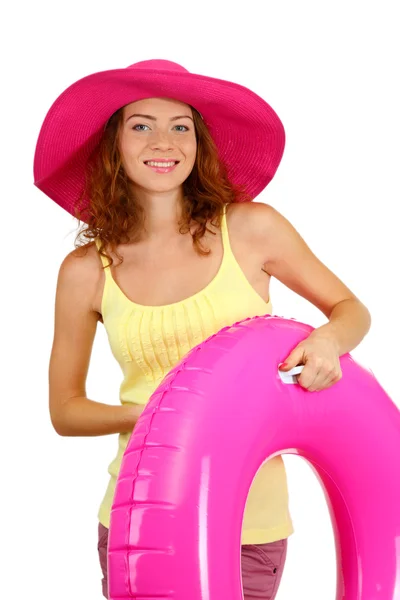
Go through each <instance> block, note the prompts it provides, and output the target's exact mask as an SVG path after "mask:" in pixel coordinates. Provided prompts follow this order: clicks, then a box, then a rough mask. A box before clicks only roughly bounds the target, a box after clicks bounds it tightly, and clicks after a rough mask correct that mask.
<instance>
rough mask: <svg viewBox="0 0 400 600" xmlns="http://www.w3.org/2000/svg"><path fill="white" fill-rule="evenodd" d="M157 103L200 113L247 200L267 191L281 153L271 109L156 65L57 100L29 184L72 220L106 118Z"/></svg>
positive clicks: (79, 85) (89, 79) (94, 82)
mask: <svg viewBox="0 0 400 600" xmlns="http://www.w3.org/2000/svg"><path fill="white" fill-rule="evenodd" d="M155 97H157V98H172V99H174V100H179V101H181V102H184V103H186V104H189V105H191V106H193V107H194V108H195V109H196V110H197V111H198V112H199V113H200V114H201V116H202V118H203V120H204V122H205V124H206V126H207V128H208V130H209V131H210V134H211V136H212V138H213V140H214V142H215V144H216V146H217V148H218V154H219V158H220V160H221V161H222V162H223V163H224V165H225V167H226V170H227V175H228V177H229V179H230V181H231V182H232V183H233V184H235V185H241V186H244V189H245V192H246V193H247V194H248V195H249V196H250V197H251V199H254V198H255V197H256V196H257V195H258V194H259V193H260V192H261V191H262V190H263V189H264V188H265V187H266V186H267V185H268V184H269V182H270V181H271V179H272V178H273V176H274V175H275V172H276V170H277V168H278V166H279V163H280V161H281V158H282V155H283V150H284V146H285V131H284V128H283V125H282V122H281V120H280V119H279V117H278V115H277V114H276V112H275V111H274V110H273V108H272V107H271V106H270V105H269V104H268V103H267V102H266V101H265V100H264V99H263V98H261V97H260V96H258V95H257V94H256V93H254V92H253V91H251V90H250V89H248V88H246V87H244V86H242V85H239V84H237V83H233V82H231V81H225V80H222V79H216V78H214V77H207V76H205V75H199V74H195V73H190V72H189V71H187V69H185V68H184V67H182V66H181V65H179V64H177V63H175V62H172V61H168V60H162V59H155V60H145V61H141V62H138V63H135V64H133V65H130V66H129V67H125V68H122V69H111V70H107V71H100V72H96V73H92V74H91V75H87V76H86V77H83V78H82V79H79V80H78V81H76V82H75V83H73V84H72V85H70V86H69V87H68V88H67V89H65V90H64V91H63V92H62V93H61V94H60V96H58V98H57V99H56V100H55V102H54V103H53V104H52V106H51V107H50V109H49V111H48V112H47V115H46V117H45V119H44V121H43V124H42V126H41V129H40V132H39V136H38V140H37V143H36V149H35V156H34V167H33V172H34V185H35V186H36V187H37V188H39V189H40V190H41V191H42V192H44V193H45V194H46V195H47V196H49V197H50V198H51V199H52V200H54V201H55V202H56V203H57V204H59V206H61V207H62V208H64V209H65V210H67V211H68V212H69V213H70V214H72V215H74V207H75V206H76V202H77V200H78V198H79V197H80V195H81V194H82V192H83V189H84V186H85V169H86V164H87V160H88V158H89V156H90V155H91V154H92V152H93V150H94V149H95V147H96V145H97V144H98V143H99V141H100V138H101V136H102V134H103V131H104V126H105V124H106V123H107V121H108V119H109V118H110V117H111V115H112V114H113V113H114V112H115V111H116V110H118V109H119V108H121V107H122V106H125V105H126V104H129V103H131V102H135V101H137V100H142V99H145V98H155Z"/></svg>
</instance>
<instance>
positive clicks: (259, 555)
mask: <svg viewBox="0 0 400 600" xmlns="http://www.w3.org/2000/svg"><path fill="white" fill-rule="evenodd" d="M98 530H99V539H98V544H97V549H98V551H99V559H100V566H101V570H102V572H103V578H102V581H101V583H102V586H103V596H104V597H105V598H108V580H107V546H108V529H107V528H106V527H104V525H102V524H101V523H99V527H98ZM286 552H287V539H284V540H278V541H277V542H270V543H269V544H251V545H250V544H249V545H244V546H242V555H241V556H242V582H243V597H244V600H273V599H274V598H275V596H276V594H277V592H278V587H279V584H280V581H281V577H282V572H283V567H284V565H285V560H286Z"/></svg>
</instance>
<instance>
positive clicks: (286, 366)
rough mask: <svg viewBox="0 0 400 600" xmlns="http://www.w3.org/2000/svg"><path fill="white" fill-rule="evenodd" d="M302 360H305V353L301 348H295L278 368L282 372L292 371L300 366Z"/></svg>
mask: <svg viewBox="0 0 400 600" xmlns="http://www.w3.org/2000/svg"><path fill="white" fill-rule="evenodd" d="M302 358H303V351H302V350H301V348H295V349H294V350H293V351H292V352H291V353H290V354H289V356H288V357H287V359H286V360H285V362H283V363H282V364H280V365H279V367H278V368H279V370H280V371H290V369H293V368H294V367H296V366H297V365H298V364H300V363H301V361H302Z"/></svg>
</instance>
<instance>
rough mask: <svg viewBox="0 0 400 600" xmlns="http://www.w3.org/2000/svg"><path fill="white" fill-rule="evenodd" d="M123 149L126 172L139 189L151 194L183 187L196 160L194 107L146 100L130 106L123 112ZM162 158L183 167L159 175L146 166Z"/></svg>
mask: <svg viewBox="0 0 400 600" xmlns="http://www.w3.org/2000/svg"><path fill="white" fill-rule="evenodd" d="M135 115H140V116H135ZM119 148H120V152H121V156H122V163H123V166H124V169H125V171H126V173H127V175H128V176H129V178H130V179H131V180H132V181H133V182H134V185H135V186H138V187H139V188H144V189H146V190H147V191H150V192H151V191H153V192H164V191H169V190H172V189H174V188H178V187H180V186H181V185H182V183H183V182H184V181H185V180H186V179H187V177H188V176H189V175H190V173H191V171H192V169H193V165H194V163H195V159H196V149H197V143H196V135H195V128H194V122H193V115H192V110H191V108H190V106H189V105H188V104H184V103H183V102H179V101H177V100H172V99H168V98H146V99H145V100H138V101H137V102H132V103H131V104H127V105H126V106H124V108H123V122H122V125H121V129H120V133H119ZM159 158H164V159H165V158H167V159H171V160H178V161H179V163H178V164H177V165H176V167H175V168H174V169H173V170H172V171H170V172H168V173H158V172H156V171H154V170H153V169H151V168H150V167H148V166H146V164H145V161H148V160H157V159H159Z"/></svg>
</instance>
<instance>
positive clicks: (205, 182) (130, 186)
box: [74, 98, 250, 264]
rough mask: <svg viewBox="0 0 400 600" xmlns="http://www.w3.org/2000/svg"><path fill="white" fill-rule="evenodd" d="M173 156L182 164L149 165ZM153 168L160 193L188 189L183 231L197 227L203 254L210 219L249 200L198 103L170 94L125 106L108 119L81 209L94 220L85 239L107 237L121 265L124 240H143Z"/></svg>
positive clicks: (90, 165)
mask: <svg viewBox="0 0 400 600" xmlns="http://www.w3.org/2000/svg"><path fill="white" fill-rule="evenodd" d="M146 108H147V109H148V108H151V109H152V114H148V113H149V112H150V111H146V110H143V109H146ZM146 121H147V122H146ZM178 121H179V123H178ZM171 160H173V161H174V162H176V165H175V166H172V167H168V168H165V167H164V168H163V167H161V166H154V163H152V165H150V166H148V165H146V163H147V162H149V161H156V162H157V163H159V162H160V161H161V162H162V161H165V162H169V161H171ZM144 165H145V166H146V169H145V170H143V166H144ZM151 173H156V174H157V177H156V178H154V177H151V186H152V188H153V189H154V191H155V192H158V193H165V192H166V191H167V190H168V189H169V188H170V186H171V185H172V186H173V185H178V186H181V190H180V192H179V196H180V197H181V205H182V210H181V214H180V220H179V226H180V229H179V232H180V233H182V234H185V233H188V232H189V231H190V233H191V235H192V239H193V245H194V249H195V251H196V252H197V253H198V254H199V255H205V254H208V253H209V252H207V251H205V250H204V249H203V247H202V245H201V238H203V237H204V235H205V232H206V229H207V222H209V223H212V224H214V225H217V226H219V225H220V220H221V214H222V208H223V206H224V205H226V204H229V203H231V202H240V201H248V200H250V198H249V197H248V195H247V194H246V192H245V188H244V186H240V185H235V184H233V183H232V182H231V181H230V180H229V178H228V175H227V172H226V169H225V167H224V164H223V163H222V162H221V161H220V159H219V157H218V149H217V147H216V145H215V142H214V141H213V139H212V137H211V135H210V132H209V130H208V128H207V126H206V125H205V123H204V121H203V118H202V116H201V114H200V113H199V112H198V111H197V110H196V109H195V108H193V107H192V106H189V105H187V104H184V103H182V102H179V101H176V100H173V99H168V98H151V99H145V100H139V101H136V102H131V103H129V104H127V105H125V106H122V107H121V108H120V109H118V110H117V111H115V113H114V114H113V115H112V116H111V117H110V118H109V119H108V122H107V124H106V126H105V128H104V133H103V135H102V138H101V139H100V141H99V144H98V146H97V147H96V148H95V150H94V152H93V153H92V155H91V157H90V158H89V160H88V163H87V165H86V185H85V188H84V189H83V190H82V193H81V195H80V197H79V199H77V201H76V204H75V211H74V212H75V216H76V217H77V218H79V219H81V220H86V221H88V222H89V226H88V227H87V228H86V229H85V232H84V233H85V237H86V238H87V239H90V238H91V237H95V238H98V239H99V240H100V242H101V244H100V249H99V250H100V253H104V255H105V256H107V258H108V260H109V262H110V264H113V262H114V259H113V254H115V255H116V256H117V257H118V259H119V260H120V261H121V262H122V260H123V257H122V256H121V255H120V254H118V252H117V251H116V250H117V247H118V245H119V244H121V243H126V242H138V241H139V240H140V239H142V238H143V234H144V231H145V225H146V224H145V217H146V214H145V208H144V206H145V204H144V203H143V202H141V200H140V198H141V196H142V193H143V188H146V187H147V185H148V182H149V181H150V180H149V174H150V175H151ZM161 174H171V177H173V178H174V179H173V180H171V179H165V180H164V178H162V179H158V176H159V175H161ZM154 186H155V187H154ZM139 190H140V191H141V192H142V193H139ZM87 198H90V205H89V207H88V206H87V205H86V202H87ZM82 206H83V207H84V208H83V209H82ZM88 213H89V215H90V217H89V218H88V216H87V215H88ZM193 224H195V225H196V228H195V229H194V230H193V227H192V226H193ZM79 235H80V234H78V236H77V237H79ZM105 240H107V248H106V247H105V245H103V241H105Z"/></svg>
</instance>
